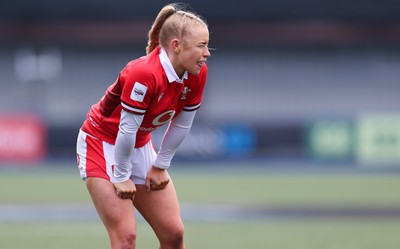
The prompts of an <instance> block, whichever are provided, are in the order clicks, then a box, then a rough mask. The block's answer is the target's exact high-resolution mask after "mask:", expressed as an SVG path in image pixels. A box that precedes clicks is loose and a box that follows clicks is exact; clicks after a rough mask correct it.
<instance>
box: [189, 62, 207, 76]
mask: <svg viewBox="0 0 400 249" xmlns="http://www.w3.org/2000/svg"><path fill="white" fill-rule="evenodd" d="M203 65H204V64H203V63H198V64H196V66H195V67H193V68H192V69H191V70H190V71H189V73H191V74H194V75H198V74H199V73H200V71H201V68H202V67H203Z"/></svg>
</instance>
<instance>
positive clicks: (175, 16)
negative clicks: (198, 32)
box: [146, 3, 207, 54]
mask: <svg viewBox="0 0 400 249" xmlns="http://www.w3.org/2000/svg"><path fill="white" fill-rule="evenodd" d="M194 24H202V25H204V26H205V27H207V23H206V21H205V20H204V19H203V18H202V17H200V16H199V15H197V14H195V13H193V12H190V11H185V10H183V6H182V5H180V4H177V3H173V4H168V5H166V6H164V7H163V8H162V9H161V10H160V12H159V13H158V15H157V17H156V19H155V21H154V23H153V25H152V26H151V28H150V31H149V34H148V37H149V39H148V42H147V47H146V53H147V54H149V53H151V51H153V50H154V49H155V48H156V47H157V46H159V45H160V46H161V47H166V46H167V43H168V41H169V40H170V39H171V38H172V37H178V38H179V39H182V37H184V36H185V35H186V34H187V33H189V32H190V31H189V29H190V27H191V26H192V25H194Z"/></svg>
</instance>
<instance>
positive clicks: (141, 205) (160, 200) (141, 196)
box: [134, 181, 183, 240]
mask: <svg viewBox="0 0 400 249" xmlns="http://www.w3.org/2000/svg"><path fill="white" fill-rule="evenodd" d="M136 191H137V192H136V195H135V200H134V205H135V207H136V209H137V210H138V211H139V212H140V213H141V215H142V216H143V217H144V218H145V219H146V221H147V222H148V223H149V224H150V226H151V227H152V228H153V230H154V232H155V233H156V235H157V237H158V238H159V239H160V240H163V238H165V237H168V236H170V235H171V234H170V232H175V233H176V232H178V233H179V232H182V233H183V224H182V219H181V216H180V210H179V203H178V198H177V196H176V192H175V188H174V185H173V183H172V181H170V182H169V183H168V184H167V186H166V187H165V188H164V189H163V190H152V191H150V192H148V191H147V190H146V187H145V186H144V185H136Z"/></svg>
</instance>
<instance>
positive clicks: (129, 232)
mask: <svg viewBox="0 0 400 249" xmlns="http://www.w3.org/2000/svg"><path fill="white" fill-rule="evenodd" d="M86 186H87V188H88V191H89V193H90V196H91V198H92V201H93V204H94V206H95V207H96V210H97V213H98V214H99V216H100V218H101V220H102V221H103V223H104V225H105V227H106V229H107V232H108V234H109V236H110V241H111V244H112V245H118V244H119V243H126V242H127V241H126V240H129V239H132V240H134V239H135V237H136V221H135V215H134V209H133V204H132V201H131V200H123V199H121V198H119V197H118V196H117V195H116V193H115V188H114V185H113V184H112V183H111V182H109V181H107V180H105V179H102V178H88V179H87V180H86Z"/></svg>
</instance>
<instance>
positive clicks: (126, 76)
mask: <svg viewBox="0 0 400 249" xmlns="http://www.w3.org/2000/svg"><path fill="white" fill-rule="evenodd" d="M162 74H163V71H162V67H161V63H160V61H159V59H158V56H156V57H155V56H154V55H153V54H150V55H146V56H143V57H140V58H138V59H136V60H132V61H130V62H129V63H128V64H127V65H126V67H125V68H124V69H123V70H122V71H121V75H120V77H121V79H122V80H123V81H124V82H126V83H128V84H129V83H130V84H134V83H135V82H140V83H142V84H144V85H151V84H154V83H155V82H156V81H157V80H158V78H160V77H161V76H162Z"/></svg>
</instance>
